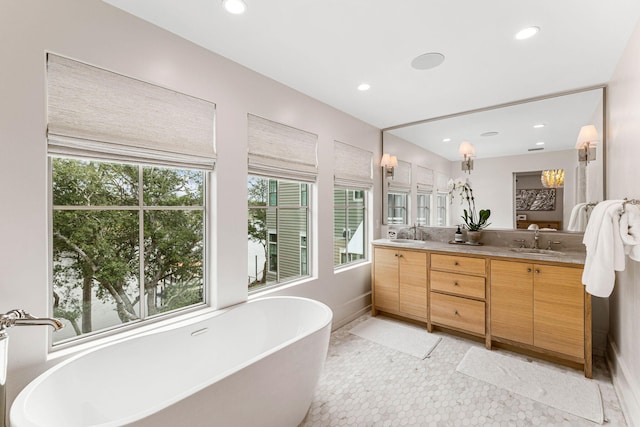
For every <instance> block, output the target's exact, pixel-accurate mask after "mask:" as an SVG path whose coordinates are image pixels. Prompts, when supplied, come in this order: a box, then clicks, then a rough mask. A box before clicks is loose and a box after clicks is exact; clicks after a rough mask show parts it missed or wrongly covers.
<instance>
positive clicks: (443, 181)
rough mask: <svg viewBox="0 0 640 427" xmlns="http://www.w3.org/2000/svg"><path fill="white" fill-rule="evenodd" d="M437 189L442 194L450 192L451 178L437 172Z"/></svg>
mask: <svg viewBox="0 0 640 427" xmlns="http://www.w3.org/2000/svg"><path fill="white" fill-rule="evenodd" d="M436 188H437V189H438V191H439V192H441V193H446V192H448V191H449V177H448V176H447V175H445V174H443V173H440V172H436Z"/></svg>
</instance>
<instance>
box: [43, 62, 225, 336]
mask: <svg viewBox="0 0 640 427" xmlns="http://www.w3.org/2000/svg"><path fill="white" fill-rule="evenodd" d="M46 73H47V76H46V77H47V78H46V84H47V91H46V93H47V153H48V155H49V159H50V161H49V167H50V171H49V172H50V181H49V182H50V188H49V189H50V191H51V193H50V194H51V206H52V211H51V216H50V224H51V226H50V236H49V237H50V239H51V242H50V248H51V252H50V259H51V266H52V268H51V272H50V274H51V288H50V290H49V292H51V293H52V294H53V304H52V311H53V315H54V316H55V317H58V318H61V319H63V320H64V323H65V324H66V326H67V327H66V328H65V329H63V330H62V331H60V332H58V333H56V334H53V335H52V337H53V341H54V343H55V344H58V343H61V342H62V341H70V340H71V339H72V338H76V337H78V336H82V337H86V336H88V335H89V334H95V333H98V332H102V331H106V330H112V329H115V328H116V327H119V326H123V325H124V324H128V325H136V324H139V323H141V322H142V321H145V320H147V319H152V318H157V317H158V316H160V315H165V314H167V313H175V312H177V311H178V310H183V309H186V308H187V307H197V306H204V302H205V301H206V292H205V286H204V284H205V283H206V280H205V276H207V275H208V274H209V273H208V271H207V264H206V262H205V260H206V256H205V254H206V252H207V239H206V238H205V236H207V234H206V232H207V227H206V222H207V221H206V219H207V218H208V217H209V216H210V215H208V214H207V211H208V206H209V205H210V197H209V194H210V193H207V191H206V186H207V181H208V180H209V177H210V175H211V172H212V171H213V168H214V164H215V160H216V151H215V145H214V134H215V129H214V124H215V104H213V103H211V102H209V101H206V100H203V99H200V98H195V97H192V96H189V95H186V94H182V93H178V92H175V91H172V90H169V89H166V88H163V87H159V86H155V85H152V84H150V83H145V82H142V81H140V80H138V79H132V78H129V77H126V76H124V75H122V74H118V73H114V72H111V71H107V70H104V69H100V68H96V67H92V66H90V65H87V64H84V63H81V62H78V61H74V60H72V59H69V58H64V57H61V56H57V55H54V54H51V53H49V54H47V66H46ZM150 123H151V124H152V125H149V124H150Z"/></svg>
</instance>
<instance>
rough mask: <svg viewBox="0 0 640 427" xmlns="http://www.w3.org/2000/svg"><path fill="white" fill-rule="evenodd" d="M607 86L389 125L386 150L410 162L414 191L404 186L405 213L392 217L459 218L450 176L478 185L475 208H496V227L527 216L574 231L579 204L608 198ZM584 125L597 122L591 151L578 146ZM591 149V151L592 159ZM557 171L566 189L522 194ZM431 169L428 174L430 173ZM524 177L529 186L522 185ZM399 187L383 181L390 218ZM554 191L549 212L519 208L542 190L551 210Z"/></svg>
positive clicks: (440, 221) (433, 222)
mask: <svg viewBox="0 0 640 427" xmlns="http://www.w3.org/2000/svg"><path fill="white" fill-rule="evenodd" d="M604 92H605V89H604V88H603V87H594V88H587V89H583V90H577V91H572V92H565V93H560V94H554V95H550V96H545V97H540V98H535V99H529V100H524V101H521V102H514V103H510V104H508V105H502V106H496V107H489V108H485V109H480V110H476V111H472V112H465V113H460V114H456V115H450V116H446V117H441V118H434V119H427V120H423V121H420V122H415V123H410V124H407V125H400V126H395V127H392V128H388V129H385V130H384V132H383V150H384V152H385V153H390V154H392V155H395V156H397V158H398V160H399V161H400V162H404V163H408V162H411V163H409V165H410V168H411V178H412V179H411V180H410V184H409V185H410V189H409V190H406V187H405V194H408V197H409V202H408V203H407V204H406V205H405V208H406V210H407V212H406V215H405V216H404V217H402V219H398V218H399V217H397V216H394V217H393V221H394V222H395V223H397V222H398V221H403V222H404V223H405V224H414V223H415V224H418V223H419V225H423V224H424V225H427V226H444V225H446V226H453V225H456V224H459V223H460V222H461V219H460V215H461V213H462V206H460V205H459V204H458V203H456V202H455V201H454V203H449V202H447V201H446V199H447V197H446V196H447V191H448V189H447V181H448V180H449V179H450V178H456V177H459V176H464V177H466V178H468V179H469V180H470V182H471V184H472V188H473V192H474V195H475V201H476V206H477V208H478V209H491V219H490V222H491V226H490V227H489V228H490V229H514V228H517V227H524V225H525V222H526V221H530V222H531V221H540V222H541V223H542V224H543V225H549V226H550V227H541V228H555V229H558V230H563V231H568V225H569V222H570V217H571V214H572V211H573V210H574V207H575V206H580V205H584V204H587V203H595V202H598V201H601V200H603V196H604V184H603V180H604V178H603V177H604V167H603V157H604V156H603V155H602V153H603V152H604V114H605V112H604V103H603V101H604ZM585 125H593V126H594V127H595V130H596V132H597V135H598V137H596V138H595V139H596V142H595V144H594V143H591V144H590V146H589V147H588V148H587V150H584V149H577V143H578V134H579V133H580V130H581V128H582V127H583V126H585ZM590 138H591V139H594V137H590ZM463 142H468V143H470V144H471V146H472V147H473V151H475V154H472V158H471V159H469V158H468V157H467V158H466V159H463V157H462V156H461V154H460V151H459V148H460V145H461V144H462V143H463ZM594 145H595V147H594ZM581 146H584V144H582V145H581ZM467 148H468V147H467ZM586 152H588V153H590V154H589V159H588V162H587V161H586V159H584V156H585V153H586ZM593 155H595V159H594V158H593ZM467 156H468V155H467ZM581 156H582V159H583V160H582V161H580V160H579V158H580V157H581ZM465 160H466V161H465ZM469 160H472V162H471V163H470V162H469ZM465 166H466V168H467V169H469V170H467V171H465ZM558 169H560V170H563V172H564V175H563V178H564V182H563V185H562V187H561V188H555V189H554V190H555V191H538V192H537V194H534V193H536V192H535V191H532V192H529V193H526V192H525V193H522V191H521V190H536V189H538V190H544V189H545V187H544V185H543V184H542V182H541V175H542V171H550V170H553V171H555V170H558ZM425 170H426V171H427V172H425ZM429 174H430V177H431V178H430V179H426V178H424V176H425V175H429ZM518 181H520V182H521V183H523V184H522V185H525V184H526V185H525V186H528V187H530V188H524V187H521V186H519V185H517V184H518ZM534 181H535V182H536V184H535V186H534V184H533V182H534ZM527 183H528V184H527ZM393 187H394V184H393V182H392V179H387V180H386V182H385V183H384V185H383V191H384V192H385V194H383V201H384V203H385V204H386V205H387V206H385V210H386V211H385V215H384V216H383V217H384V218H385V219H387V220H388V221H389V223H391V218H392V217H391V216H390V215H391V213H390V212H388V210H387V208H388V204H389V201H390V200H389V199H388V194H389V191H390V189H393ZM518 191H521V193H520V194H519V193H518ZM406 192H408V193H406ZM552 193H553V196H554V200H553V202H554V203H553V209H551V210H546V211H542V210H540V209H538V205H533V206H534V209H531V205H521V206H517V203H518V202H519V201H520V202H521V201H522V198H523V196H527V197H532V196H537V197H538V198H541V197H542V198H543V199H544V198H545V197H546V199H544V200H546V201H547V205H546V209H549V205H550V203H549V200H550V197H551V194H552ZM422 196H426V197H422ZM394 202H395V201H394ZM552 211H553V214H552V213H551V212H552ZM394 215H395V214H394ZM518 218H527V220H524V219H520V220H518ZM519 221H520V222H519ZM525 228H526V227H525ZM571 231H581V230H579V229H578V230H575V229H574V230H571Z"/></svg>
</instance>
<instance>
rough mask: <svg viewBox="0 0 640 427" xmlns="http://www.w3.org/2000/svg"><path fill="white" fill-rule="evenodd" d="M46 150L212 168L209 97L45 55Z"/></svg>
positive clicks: (212, 132)
mask: <svg viewBox="0 0 640 427" xmlns="http://www.w3.org/2000/svg"><path fill="white" fill-rule="evenodd" d="M47 95H48V126H47V137H48V151H49V153H50V154H54V155H73V156H80V157H86V158H95V159H103V160H113V161H133V162H136V163H156V164H162V165H167V166H182V167H192V168H197V169H207V170H211V169H213V166H214V163H215V157H216V154H215V148H214V120H215V104H213V103H211V102H208V101H204V100H202V99H198V98H195V97H192V96H189V95H185V94H182V93H178V92H175V91H172V90H169V89H165V88H162V87H159V86H156V85H153V84H150V83H145V82H142V81H140V80H136V79H133V78H130V77H125V76H123V75H120V74H116V73H113V72H111V71H107V70H103V69H101V68H97V67H93V66H90V65H87V64H83V63H81V62H77V61H74V60H71V59H68V58H63V57H61V56H57V55H53V54H48V56H47Z"/></svg>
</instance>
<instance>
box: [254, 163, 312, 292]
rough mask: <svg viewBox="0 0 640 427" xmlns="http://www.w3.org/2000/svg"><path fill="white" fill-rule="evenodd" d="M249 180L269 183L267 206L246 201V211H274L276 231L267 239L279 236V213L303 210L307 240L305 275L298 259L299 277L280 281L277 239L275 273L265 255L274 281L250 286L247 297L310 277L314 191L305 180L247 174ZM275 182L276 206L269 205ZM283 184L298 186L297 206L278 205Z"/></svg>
mask: <svg viewBox="0 0 640 427" xmlns="http://www.w3.org/2000/svg"><path fill="white" fill-rule="evenodd" d="M251 178H257V179H263V180H267V181H268V182H269V194H268V200H267V206H250V205H249V204H248V199H247V209H265V210H267V211H268V210H275V211H276V229H275V231H274V230H273V229H268V231H267V239H269V238H270V236H271V235H278V234H280V231H281V227H280V224H281V220H282V215H281V214H280V212H281V211H282V210H294V209H295V210H304V211H305V212H306V215H305V223H306V231H305V232H304V234H305V237H306V239H307V246H306V254H307V262H306V268H307V271H306V274H302V258H300V260H299V261H300V262H298V271H299V272H300V274H299V276H295V277H291V278H287V279H284V280H282V279H281V277H280V267H281V265H282V263H281V259H280V257H281V247H280V244H281V242H280V239H279V238H278V242H277V259H278V260H277V264H278V265H277V271H275V272H274V271H272V270H271V260H270V259H269V257H270V255H271V254H270V253H268V254H267V257H268V262H267V264H268V265H267V270H268V272H269V273H275V275H276V279H275V281H273V282H271V283H270V282H269V281H268V280H267V281H266V282H265V283H264V284H258V285H255V286H254V287H253V288H252V287H251V286H248V294H249V296H251V295H254V294H257V293H260V292H263V291H266V290H272V289H274V288H278V287H281V286H284V285H290V284H292V283H295V282H297V281H301V280H306V279H308V278H310V277H312V273H311V272H312V269H313V265H312V257H311V255H312V250H313V246H312V245H313V233H312V230H313V224H312V217H313V215H312V209H313V206H312V202H311V200H313V191H314V183H313V182H309V181H305V180H295V179H292V178H278V177H277V176H266V175H263V174H259V173H251V172H249V173H248V174H247V180H249V179H251ZM274 181H275V182H276V183H277V184H276V185H277V189H278V190H277V191H278V197H277V198H276V205H271V202H272V198H271V183H272V182H274ZM283 181H284V182H285V183H290V184H294V185H295V184H297V185H299V188H298V191H297V193H298V197H297V201H298V205H295V206H291V205H284V206H281V205H280V195H281V191H280V185H281V184H282V182H283ZM304 195H306V198H305V197H304ZM303 202H306V204H305V205H303V204H302V203H303ZM300 233H303V232H302V231H299V232H298V236H299V237H298V241H297V244H296V248H297V250H298V254H299V256H300V257H301V256H302V251H301V250H300V249H301V243H300V242H301V240H300ZM267 244H268V245H269V249H271V248H270V246H271V242H267ZM249 285H250V284H249Z"/></svg>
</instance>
